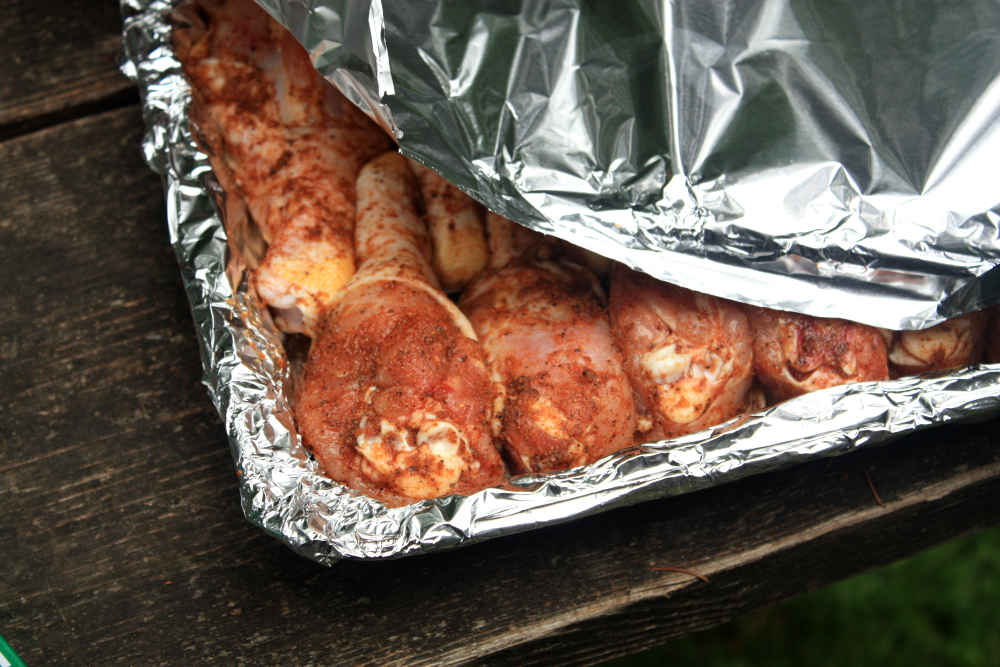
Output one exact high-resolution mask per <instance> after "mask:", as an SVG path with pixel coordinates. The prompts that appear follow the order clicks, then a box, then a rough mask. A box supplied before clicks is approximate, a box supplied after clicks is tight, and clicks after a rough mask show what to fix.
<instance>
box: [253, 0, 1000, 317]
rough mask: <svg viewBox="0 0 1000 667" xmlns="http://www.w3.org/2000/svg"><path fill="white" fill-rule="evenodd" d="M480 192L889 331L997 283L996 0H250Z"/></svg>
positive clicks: (714, 285) (689, 283)
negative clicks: (902, 0)
mask: <svg viewBox="0 0 1000 667" xmlns="http://www.w3.org/2000/svg"><path fill="white" fill-rule="evenodd" d="M258 1H259V3H260V4H261V5H262V6H264V7H266V8H267V9H268V10H269V11H270V12H271V13H272V15H274V16H275V17H276V18H277V19H278V20H279V21H280V22H282V23H283V24H284V25H286V26H287V27H288V28H289V29H290V30H291V31H292V32H293V33H294V34H295V36H296V37H297V38H298V39H299V41H300V42H302V44H303V45H304V46H305V47H306V49H307V50H308V51H309V52H310V54H311V56H312V59H313V62H314V64H315V65H316V66H317V68H318V69H319V70H320V71H321V72H322V73H323V74H324V75H325V76H326V77H327V78H328V79H329V80H330V81H331V82H333V83H334V84H336V85H337V86H338V87H339V88H341V90H342V91H344V92H345V94H347V95H348V96H349V97H350V98H351V99H353V100H354V101H355V103H357V104H358V105H359V106H361V107H362V108H363V109H365V110H366V111H367V112H368V113H369V114H370V115H372V116H374V117H375V118H377V119H378V120H379V121H380V122H381V123H382V125H383V126H385V127H388V128H391V129H392V130H393V131H394V133H395V135H396V138H397V140H398V141H399V144H400V147H401V149H402V151H403V152H405V153H407V154H408V155H410V156H411V157H414V158H416V159H418V160H420V161H421V162H424V163H426V164H428V165H430V166H432V167H433V168H434V169H436V170H437V171H439V172H441V173H442V174H444V175H445V176H446V177H447V178H448V179H449V180H451V181H452V182H454V183H456V184H458V185H459V186H461V187H462V188H463V189H465V190H467V191H468V192H469V193H470V194H472V195H473V196H474V197H476V198H477V199H479V200H480V201H482V202H483V203H484V204H486V205H487V206H488V207H489V208H491V209H493V210H496V211H498V212H500V213H503V214H505V215H506V216H507V217H510V218H512V219H514V220H517V221H518V222H522V223H525V224H527V225H529V226H531V227H534V228H535V229H537V230H539V231H544V232H546V233H549V234H554V235H556V236H560V237H562V238H564V239H566V240H568V241H571V242H573V243H576V244H577V245H582V246H584V247H587V248H588V249H590V250H593V251H595V252H597V253H600V254H602V255H606V256H609V257H611V258H613V259H616V260H618V261H621V262H624V263H625V264H628V265H630V266H632V267H633V268H638V269H640V270H642V271H644V272H646V273H649V274H651V275H653V276H656V277H658V278H661V279H663V280H667V281H669V282H672V283H675V284H679V285H683V286H685V287H689V288H692V289H698V290H700V291H703V292H709V293H711V294H715V295H716V296H721V297H726V298H732V299H736V300H739V301H744V302H748V303H754V304H757V305H764V306H770V307H773V308H780V309H784V310H794V311H799V312H803V313H808V314H812V315H818V316H827V317H829V316H840V317H847V318H850V319H853V320H855V321H859V322H864V323H867V324H872V325H875V326H881V327H887V328H891V329H919V328H924V327H926V326H929V325H931V324H937V323H938V322H940V321H941V320H943V319H944V318H946V317H952V316H955V315H959V314H964V313H966V312H969V311H972V310H978V309H980V308H982V307H983V306H984V305H987V304H988V303H992V302H995V301H997V300H998V299H1000V269H998V268H997V267H998V264H1000V188H998V187H997V181H996V174H997V168H996V156H997V155H998V154H1000V5H998V4H997V3H996V2H994V1H993V0H968V1H963V2H941V1H938V2H917V3H914V2H878V3H863V2H862V3H858V2H847V1H846V0H836V1H834V2H830V1H829V0H755V1H751V2H734V1H733V0H719V1H713V2H704V1H703V0H673V1H671V2H666V1H664V0H638V1H636V2H625V3H621V2H618V3H614V2H584V1H583V0H521V1H519V2H518V1H512V2H503V3H498V2H482V1H479V2H467V1H464V0H459V1H455V0H452V1H446V0H421V1H418V2H387V3H383V2H381V1H380V0H310V1H308V2H306V1H305V0H258Z"/></svg>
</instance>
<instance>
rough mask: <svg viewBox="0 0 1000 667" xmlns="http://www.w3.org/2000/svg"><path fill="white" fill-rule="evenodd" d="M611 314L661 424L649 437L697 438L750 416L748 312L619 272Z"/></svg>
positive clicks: (641, 394)
mask: <svg viewBox="0 0 1000 667" xmlns="http://www.w3.org/2000/svg"><path fill="white" fill-rule="evenodd" d="M609 314H610V316H611V326H612V330H613V331H614V334H615V338H616V340H617V341H618V345H619V347H620V348H621V349H622V353H623V355H624V357H625V370H626V372H627V373H628V376H629V379H630V380H631V381H632V386H633V387H634V388H635V391H636V394H637V397H638V398H639V400H640V402H641V406H642V407H641V408H640V409H641V410H644V411H648V414H649V415H650V417H651V418H652V419H653V421H654V424H653V428H652V430H651V431H650V433H649V437H650V438H657V439H659V438H672V437H676V436H678V435H683V434H685V433H694V432H695V431H700V430H702V429H704V428H708V427H710V426H714V425H716V424H719V423H722V422H724V421H726V420H728V419H730V418H732V417H735V416H737V415H739V414H741V413H742V412H744V411H746V410H747V408H748V393H749V391H750V387H751V384H752V382H753V335H752V332H751V330H750V324H749V322H748V321H747V317H746V314H745V313H744V311H743V309H742V307H740V306H738V305H736V304H734V303H731V302H729V301H725V300H723V299H718V298H716V297H712V296H708V295H707V294H699V293H697V292H692V291H690V290H686V289H683V288H681V287H676V286H673V285H668V284H666V283H661V282H659V281H657V280H654V279H652V278H650V277H648V276H645V275H643V274H639V273H636V272H634V271H630V270H628V269H627V268H625V267H624V266H621V265H617V266H616V267H615V268H614V269H613V270H612V273H611V300H610V304H609ZM755 407H759V406H756V404H755Z"/></svg>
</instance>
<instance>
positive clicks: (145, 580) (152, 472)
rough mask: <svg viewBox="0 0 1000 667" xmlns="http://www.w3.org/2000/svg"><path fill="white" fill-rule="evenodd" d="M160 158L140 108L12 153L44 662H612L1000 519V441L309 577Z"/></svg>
mask: <svg viewBox="0 0 1000 667" xmlns="http://www.w3.org/2000/svg"><path fill="white" fill-rule="evenodd" d="M140 137H141V120H140V116H139V112H138V109H137V108H134V107H132V108H127V109H122V110H118V111H114V112H110V113H106V114H102V115H98V116H94V117H91V118H86V119H82V120H80V121H77V122H73V123H68V124H63V125H59V126H56V127H53V128H51V129H49V130H45V131H42V132H37V133H34V134H31V135H28V136H25V137H21V138H19V139H16V140H12V141H8V142H4V143H0V248H2V251H0V252H2V253H3V261H2V262H0V284H2V285H3V286H4V289H3V290H2V291H0V315H2V317H0V377H3V378H4V381H3V383H2V389H0V433H2V434H3V438H0V488H2V489H4V491H5V494H4V501H3V502H2V503H0V563H3V564H4V567H3V576H2V577H0V628H2V631H3V634H4V636H5V637H6V638H7V639H8V640H9V641H10V642H11V643H12V644H13V645H14V647H15V648H16V650H18V652H19V653H21V654H22V656H23V657H24V658H25V660H26V661H27V662H28V664H67V665H73V664H80V665H86V664H98V663H99V664H149V665H155V664H178V663H184V662H187V663H197V664H202V663H209V664H210V663H221V664H288V663H291V664H309V663H313V664H331V663H359V664H380V665H381V664H394V663H395V664H435V663H460V662H465V661H470V660H484V659H486V660H489V661H491V662H496V663H497V664H532V663H543V662H544V663H550V662H553V661H557V662H567V663H574V662H580V663H583V662H593V661H597V660H604V659H608V658H611V657H615V656H621V655H624V654H627V653H631V652H635V651H638V650H641V649H643V648H646V647H648V646H651V645H654V644H656V643H659V642H661V641H663V640H664V639H666V638H669V637H672V636H676V635H679V634H683V633H686V632H689V631H692V630H695V629H699V628H704V627H709V626H711V625H714V624H717V623H720V622H722V621H724V620H726V619H728V618H730V617H732V616H734V615H738V614H741V613H743V612H745V611H747V610H749V609H752V608H755V607H758V606H760V605H763V604H766V603H768V602H771V601H774V600H777V599H781V598H784V597H788V596H791V595H794V594H796V593H799V592H801V591H803V590H806V589H809V588H814V587H817V586H821V585H823V584H825V583H828V582H830V581H834V580H837V579H839V578H842V577H844V576H847V575H848V574H851V573H853V572H857V571H860V570H863V569H867V568H869V567H871V566H873V565H876V564H880V563H884V562H888V561H891V560H893V559H896V558H898V557H900V556H903V555H906V554H909V553H913V552H915V551H917V550H919V549H922V548H924V547H926V546H928V545H931V544H934V543H936V542H939V541H941V540H945V539H948V538H950V537H952V536H954V535H958V534H961V533H963V532H965V531H968V530H974V529H977V528H981V527H984V526H987V525H991V524H993V523H995V522H996V521H997V520H998V518H1000V511H998V510H1000V446H998V445H1000V434H998V433H997V426H998V424H997V423H996V422H994V423H993V424H985V425H978V426H955V427H949V428H947V429H939V430H936V431H932V432H929V433H926V434H923V435H919V436H916V437H911V438H908V439H906V440H904V441H901V442H899V443H896V444H894V445H890V446H888V447H885V448H880V449H875V450H872V451H867V452H864V451H863V452H858V453H855V454H853V455H850V456H847V457H841V458H839V459H831V460H824V461H817V462H814V463H811V464H808V465H805V466H801V467H798V468H796V469H794V470H790V471H785V472H781V473H774V474H769V475H763V476H759V477H756V478H753V479H748V480H743V481H741V482H737V483H734V484H730V485H727V486H724V487H720V488H717V489H712V490H708V491H703V492H699V493H695V494H691V495H688V496H684V497H679V498H674V499H666V500H662V501H656V502H650V503H645V504H642V505H639V506H636V507H633V508H628V509H622V510H617V511H614V512H611V513H608V514H605V515H601V516H596V517H591V518H587V519H583V520H580V521H577V522H574V523H571V524H568V525H564V526H557V527H554V528H549V529H545V530H541V531H536V532H533V533H528V534H524V535H518V536H513V537H510V538H505V539H501V540H495V541H492V542H488V543H484V544H480V545H476V546H473V547H469V548H466V549H459V550H456V551H453V552H449V553H444V554H439V555H433V556H427V557H421V558H412V559H405V560H401V561H395V562H389V563H374V564H370V563H351V562H345V563H342V564H339V565H338V566H336V567H335V568H333V569H325V568H322V567H320V566H318V565H315V564H313V563H311V562H308V561H306V560H303V559H301V558H299V557H298V556H296V555H294V554H293V553H292V552H291V551H290V550H288V549H287V548H285V547H284V546H283V545H281V544H279V543H278V542H276V541H274V540H272V539H271V538H269V537H267V536H266V535H264V534H263V533H261V532H260V531H258V530H256V529H254V528H253V527H251V526H250V525H249V524H247V523H246V522H245V521H244V520H243V519H242V517H241V515H240V511H239V507H238V495H237V489H236V481H235V476H234V474H233V469H232V462H231V460H230V458H229V453H228V448H227V446H226V443H225V436H224V434H223V432H222V429H221V426H220V425H219V421H218V418H217V416H216V415H215V414H214V412H213V410H212V408H211V406H210V404H209V402H208V398H207V396H206V394H205V392H204V390H203V389H202V388H201V387H200V386H199V382H198V380H199V377H200V369H199V361H198V353H197V347H196V343H195V340H194V334H193V328H192V325H191V321H190V316H189V315H188V309H187V304H186V302H185V300H184V296H183V293H182V291H181V288H180V285H179V279H178V272H177V269H176V266H175V264H174V261H173V257H172V253H171V252H170V250H169V248H168V241H167V234H166V230H165V226H164V224H163V217H164V210H163V204H162V201H163V198H162V194H161V191H160V184H159V181H158V179H157V177H156V176H155V175H153V174H152V173H150V172H149V171H148V170H147V169H146V168H145V167H144V166H143V165H142V163H141V160H140V157H139V150H138V146H139V141H140ZM70 146H71V147H75V149H74V150H68V149H67V147H70ZM866 472H868V473H870V474H871V476H872V479H873V481H874V483H875V484H876V486H877V488H878V490H879V493H880V494H881V497H882V498H883V500H884V501H885V503H886V504H885V506H882V507H880V506H878V505H877V504H875V501H874V499H873V497H872V494H871V491H870V489H869V488H868V484H867V481H866V478H865V473H866ZM665 567H674V568H685V569H690V570H693V571H695V572H698V573H700V574H704V575H707V576H708V577H709V581H708V582H707V583H706V582H703V581H701V580H699V579H697V578H695V577H692V576H688V575H685V574H681V573H677V572H669V571H665V570H658V569H657V568H665Z"/></svg>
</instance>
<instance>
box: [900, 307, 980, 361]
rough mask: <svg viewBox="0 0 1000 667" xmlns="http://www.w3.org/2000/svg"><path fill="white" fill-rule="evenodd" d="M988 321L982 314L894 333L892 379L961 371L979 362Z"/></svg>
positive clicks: (964, 316)
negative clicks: (921, 328)
mask: <svg viewBox="0 0 1000 667" xmlns="http://www.w3.org/2000/svg"><path fill="white" fill-rule="evenodd" d="M988 320H989V316H988V314H987V313H986V312H985V311H981V312H978V313H969V314H968V315H963V316H962V317H956V318H953V319H950V320H947V321H945V322H942V323H941V324H938V325H937V326H933V327H931V328H929V329H923V330H921V331H896V332H893V336H892V343H891V344H890V346H889V365H890V368H891V370H892V374H893V376H895V377H901V376H904V375H916V374H918V373H927V372H929V371H940V370H947V369H949V368H960V367H962V366H968V365H970V364H974V363H976V362H978V361H981V360H982V358H983V349H984V347H985V345H986V326H987V324H988V323H989V322H988Z"/></svg>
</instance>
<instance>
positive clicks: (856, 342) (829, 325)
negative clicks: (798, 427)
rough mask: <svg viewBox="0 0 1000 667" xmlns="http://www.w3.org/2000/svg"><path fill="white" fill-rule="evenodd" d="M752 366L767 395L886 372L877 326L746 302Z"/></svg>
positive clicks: (876, 376)
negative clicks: (751, 335) (752, 344)
mask: <svg viewBox="0 0 1000 667" xmlns="http://www.w3.org/2000/svg"><path fill="white" fill-rule="evenodd" d="M747 313H748V315H749V317H750V324H751V326H752V327H753V332H754V367H755V369H756V372H757V379H758V381H759V382H760V383H761V385H762V386H763V387H764V390H765V391H766V392H767V395H768V398H769V399H770V400H771V401H782V400H785V399H786V398H792V397H793V396H798V395H800V394H804V393H807V392H810V391H816V390H818V389H825V388H827V387H833V386H836V385H841V384H846V383H848V382H866V381H869V380H886V379H888V378H889V364H888V348H887V345H886V340H885V337H884V336H883V334H882V332H881V331H879V330H878V329H875V328H873V327H869V326H866V325H864V324H857V323H855V322H848V321H847V320H838V319H830V318H822V317H811V316H809V315H801V314H798V313H789V312H784V311H778V310H770V309H768V308H748V309H747Z"/></svg>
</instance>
